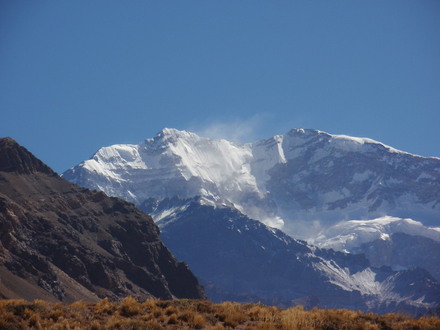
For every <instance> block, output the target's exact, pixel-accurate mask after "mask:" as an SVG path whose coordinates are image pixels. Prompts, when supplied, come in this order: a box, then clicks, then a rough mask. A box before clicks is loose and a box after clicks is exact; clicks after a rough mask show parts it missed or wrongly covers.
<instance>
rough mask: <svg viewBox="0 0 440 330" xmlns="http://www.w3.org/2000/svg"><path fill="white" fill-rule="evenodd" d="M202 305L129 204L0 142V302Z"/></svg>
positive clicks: (153, 230)
mask: <svg viewBox="0 0 440 330" xmlns="http://www.w3.org/2000/svg"><path fill="white" fill-rule="evenodd" d="M127 295H131V296H134V297H137V298H139V299H146V298H148V297H158V298H163V299H171V298H173V297H180V298H203V297H204V293H203V290H202V288H201V287H200V286H199V284H198V281H197V279H196V277H195V276H194V275H193V274H192V272H191V271H190V270H189V269H188V268H187V266H186V264H184V263H180V262H178V261H177V260H176V258H175V257H174V256H173V255H172V254H171V253H170V252H169V250H168V249H167V248H166V247H165V246H164V245H163V243H162V241H161V240H160V237H159V229H158V227H157V226H156V225H155V224H154V222H153V221H152V219H151V217H149V216H148V215H146V214H144V213H143V212H141V211H140V210H138V209H137V208H136V207H135V206H134V205H133V204H131V203H128V202H126V201H123V200H121V199H119V198H114V197H107V196H106V195H105V194H104V193H102V192H97V191H90V190H88V189H85V188H81V187H78V186H77V185H75V184H72V183H70V182H68V181H66V180H64V179H62V178H60V177H59V176H58V174H56V173H55V172H53V171H52V170H51V169H50V168H49V167H48V166H46V165H45V164H43V163H42V162H41V161H40V160H38V159H37V158H35V157H34V156H33V155H32V154H31V153H30V152H28V151H27V150H26V149H25V148H23V147H21V146H20V145H18V144H17V143H16V142H15V141H14V140H12V139H10V138H3V139H0V298H21V299H29V300H32V299H45V300H51V301H63V302H73V301H76V300H85V301H94V300H98V299H99V298H103V297H110V298H112V299H121V298H123V297H125V296H127Z"/></svg>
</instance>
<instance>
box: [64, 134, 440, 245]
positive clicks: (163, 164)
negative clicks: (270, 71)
mask: <svg viewBox="0 0 440 330" xmlns="http://www.w3.org/2000/svg"><path fill="white" fill-rule="evenodd" d="M63 177H64V178H66V179H67V180H70V181H72V182H75V183H77V184H79V185H81V186H84V187H89V188H93V189H98V190H102V191H104V192H106V193H107V194H109V195H112V196H118V197H121V198H124V199H126V200H129V201H132V202H134V203H136V204H138V205H139V204H141V203H142V202H143V201H144V200H146V199H148V198H156V199H159V200H160V199H163V198H166V197H173V196H180V197H182V198H191V197H193V196H197V195H200V196H205V197H207V198H211V199H212V200H216V201H218V200H222V201H224V202H227V203H231V204H233V205H234V206H235V207H236V208H237V209H239V210H240V211H241V212H243V213H245V214H246V215H248V216H250V217H252V218H254V219H257V220H260V221H262V222H264V223H265V224H267V225H270V226H274V227H277V228H280V229H283V230H284V231H285V232H287V233H289V234H291V235H294V236H295V237H301V238H303V239H308V238H310V237H314V236H315V235H316V233H318V232H319V231H320V230H321V229H322V228H326V227H329V226H331V225H333V224H335V223H336V222H339V221H341V220H349V219H373V218H377V217H380V216H383V215H389V216H398V217H402V218H405V217H409V218H413V219H417V220H419V221H422V222H423V223H425V224H429V225H435V224H436V223H437V225H438V216H439V214H440V159H438V158H424V157H420V156H415V155H411V154H408V153H404V152H401V151H397V150H395V149H393V148H391V147H388V146H385V145H383V144H381V143H379V142H375V141H373V140H369V139H364V138H352V137H347V136H340V135H330V134H327V133H324V132H320V131H314V130H303V129H293V130H291V131H290V132H288V133H287V134H284V135H278V136H274V137H272V138H269V139H266V140H261V141H257V142H255V143H249V144H239V143H233V142H229V141H226V140H212V139H207V138H202V137H199V136H197V135H196V134H194V133H190V132H185V131H177V130H173V129H164V130H163V131H161V132H160V133H159V134H157V135H156V136H155V137H154V138H152V139H148V140H145V141H144V142H142V143H140V144H139V145H115V146H111V147H105V148H101V149H100V150H99V151H98V152H97V153H96V154H95V155H94V156H93V157H92V158H91V159H90V160H87V161H85V162H83V163H81V164H79V165H77V166H75V167H74V168H72V169H70V170H68V171H66V172H65V173H64V174H63Z"/></svg>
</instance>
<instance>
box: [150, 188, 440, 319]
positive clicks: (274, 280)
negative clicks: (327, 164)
mask: <svg viewBox="0 0 440 330" xmlns="http://www.w3.org/2000/svg"><path fill="white" fill-rule="evenodd" d="M142 207H143V208H144V209H145V210H146V211H147V212H148V213H151V214H152V215H153V216H155V217H156V218H157V217H158V216H159V217H160V219H159V220H158V222H157V224H158V225H159V227H160V228H161V232H162V233H161V236H162V239H163V240H164V242H165V243H166V244H167V246H169V248H170V249H171V251H173V253H175V255H176V256H177V257H178V258H179V259H181V260H185V261H187V262H188V264H189V265H190V267H191V269H192V270H193V271H194V273H195V274H196V275H197V276H198V277H199V278H200V279H201V281H202V282H203V283H204V284H205V288H206V293H207V295H208V297H209V298H210V299H211V300H213V301H215V302H220V301H225V300H235V301H240V302H258V301H260V302H263V303H265V304H270V305H273V304H275V305H278V306H284V307H286V306H291V305H296V304H301V305H304V306H306V307H308V308H311V307H315V306H316V307H321V308H348V309H354V310H358V309H361V310H363V311H373V312H376V313H389V312H404V313H410V314H413V315H417V314H419V313H427V312H431V311H434V310H437V309H438V308H439V306H440V283H439V282H438V281H436V280H435V279H434V278H433V277H432V276H431V275H430V274H429V273H428V272H427V271H426V270H424V269H421V268H411V269H407V270H402V271H399V272H397V271H393V270H392V269H391V268H389V267H380V268H379V267H372V266H371V265H370V263H369V262H368V260H367V259H366V258H365V256H364V255H362V254H360V255H355V254H350V253H342V252H336V251H333V250H331V249H320V248H317V247H314V246H311V245H308V244H307V243H306V242H304V241H300V240H295V239H293V238H292V237H290V236H288V235H286V234H284V233H283V232H282V231H280V230H277V229H274V228H270V227H267V226H265V225H264V224H262V223H261V222H258V221H255V220H252V219H250V218H248V217H247V216H245V215H243V214H241V213H240V212H239V211H238V210H236V209H233V208H230V207H227V206H226V205H218V204H217V205H213V204H212V203H211V202H210V201H208V200H206V199H203V198H197V197H196V198H194V199H189V200H184V199H179V198H177V197H174V198H171V199H165V200H162V201H155V200H153V199H151V200H149V201H148V202H145V203H144V204H143V205H142Z"/></svg>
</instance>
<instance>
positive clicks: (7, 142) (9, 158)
mask: <svg viewBox="0 0 440 330" xmlns="http://www.w3.org/2000/svg"><path fill="white" fill-rule="evenodd" d="M0 171H2V172H15V173H19V174H31V173H35V172H43V173H47V174H51V175H56V173H55V172H54V171H52V170H51V169H50V168H49V167H48V166H47V165H45V164H44V163H43V162H42V161H41V160H39V159H37V158H36V157H35V156H34V155H33V154H32V153H30V152H29V151H28V150H27V149H26V148H24V147H22V146H21V145H19V144H18V143H17V142H16V141H15V140H14V139H12V138H10V137H5V138H1V139H0Z"/></svg>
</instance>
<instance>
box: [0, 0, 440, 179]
mask: <svg viewBox="0 0 440 330" xmlns="http://www.w3.org/2000/svg"><path fill="white" fill-rule="evenodd" d="M0 111H1V117H0V135H1V136H11V137H12V138H14V139H16V140H17V141H18V142H19V143H21V144H22V145H24V146H25V147H27V148H28V149H29V150H30V151H31V152H33V153H34V154H35V155H36V156H37V157H39V158H40V159H42V160H43V161H44V162H46V163H47V164H48V165H49V166H51V167H52V168H53V169H54V170H56V171H57V172H62V171H64V170H66V169H67V168H69V167H72V166H74V165H76V164H77V163H79V162H80V161H82V160H85V159H87V158H89V157H90V156H91V155H92V154H93V153H94V152H95V151H96V150H97V149H98V148H99V147H102V146H107V145H111V144H115V143H138V142H140V141H142V140H144V139H146V138H150V137H152V136H154V134H155V133H157V132H158V131H160V130H161V129H162V128H164V127H172V128H177V129H186V130H193V131H196V132H199V133H201V134H204V135H207V134H208V135H211V136H222V137H225V138H231V139H239V140H241V141H244V142H249V141H253V140H256V139H259V138H266V137H269V136H272V135H275V134H283V133H285V132H287V131H288V130H289V129H290V128H293V127H296V128H314V129H318V130H322V131H326V132H329V133H333V134H347V135H353V136H361V137H369V138H372V139H375V140H379V141H381V142H383V143H385V144H388V145H391V146H393V147H395V148H398V149H402V150H405V151H408V152H412V153H416V154H420V155H423V156H437V157H438V156H440V1H438V0H432V1H428V0H419V1H415V0H395V1H391V0H389V1H383V0H380V1H356V0H346V1H342V0H341V1H328V0H322V1H306V0H304V1H291V0H289V1H282V0H280V1H269V0H267V1H256V0H255V1H254V0H253V1H250V0H249V1H245V0H243V1H232V0H231V1H223V0H222V1H201V0H200V1H146V0H142V1H135V0H133V1H110V0H104V1H97V0H93V1H89V0H87V1H80V0H75V1H62V0H53V1H42V0H39V1H16V0H0Z"/></svg>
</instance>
